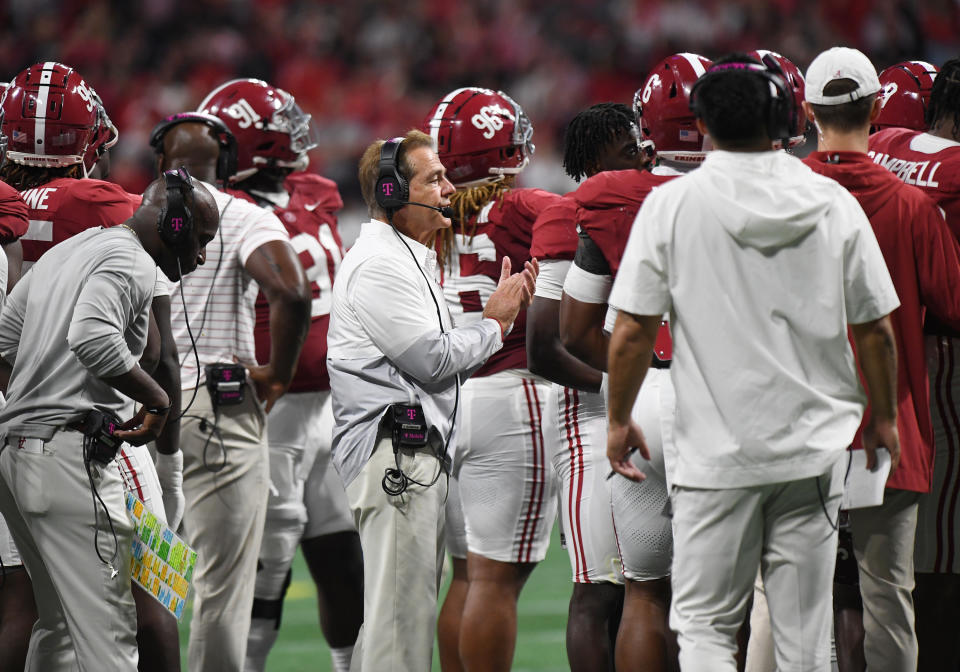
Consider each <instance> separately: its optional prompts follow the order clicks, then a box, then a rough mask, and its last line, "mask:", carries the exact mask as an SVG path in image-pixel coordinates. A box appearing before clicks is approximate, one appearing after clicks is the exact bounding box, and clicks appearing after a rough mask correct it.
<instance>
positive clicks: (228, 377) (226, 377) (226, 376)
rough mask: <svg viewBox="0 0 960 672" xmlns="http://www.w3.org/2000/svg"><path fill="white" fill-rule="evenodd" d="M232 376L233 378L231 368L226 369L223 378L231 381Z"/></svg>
mask: <svg viewBox="0 0 960 672" xmlns="http://www.w3.org/2000/svg"><path fill="white" fill-rule="evenodd" d="M231 378H233V374H232V373H231V372H230V370H229V369H227V370H225V371H224V372H223V379H224V380H225V381H229V380H230V379H231Z"/></svg>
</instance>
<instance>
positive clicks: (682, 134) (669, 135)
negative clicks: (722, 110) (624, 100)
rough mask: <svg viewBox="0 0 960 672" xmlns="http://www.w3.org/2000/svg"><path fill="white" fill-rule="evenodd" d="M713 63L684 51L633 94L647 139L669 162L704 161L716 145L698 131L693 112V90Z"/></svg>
mask: <svg viewBox="0 0 960 672" xmlns="http://www.w3.org/2000/svg"><path fill="white" fill-rule="evenodd" d="M711 65H713V62H712V61H711V60H710V59H708V58H705V57H703V56H700V55H698V54H689V53H680V54H674V55H673V56H668V57H667V58H665V59H663V60H662V61H660V62H659V63H658V64H657V65H656V66H654V68H653V70H651V71H650V74H649V75H647V79H646V81H645V82H644V83H643V86H642V87H640V88H639V89H637V92H636V93H635V94H634V96H633V112H634V114H635V115H636V117H637V126H638V127H639V128H640V133H641V135H642V137H643V140H651V141H653V144H654V147H656V151H657V154H658V155H659V156H660V157H661V158H663V159H666V160H668V161H676V162H678V163H700V162H701V161H703V159H704V158H705V157H706V152H707V151H709V150H710V149H711V147H712V145H711V144H710V142H709V140H708V139H707V138H705V137H704V136H703V135H701V134H700V131H698V130H697V125H696V123H695V122H696V118H695V117H694V115H693V112H691V111H690V90H691V89H692V88H693V85H694V83H695V82H696V81H697V79H699V78H700V76H701V75H702V74H703V73H705V72H706V71H707V68H709V67H710V66H711Z"/></svg>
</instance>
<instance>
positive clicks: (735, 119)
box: [691, 54, 771, 149]
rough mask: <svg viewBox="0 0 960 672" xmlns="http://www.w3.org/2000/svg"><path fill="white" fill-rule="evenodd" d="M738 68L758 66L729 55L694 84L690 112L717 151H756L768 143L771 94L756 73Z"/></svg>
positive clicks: (756, 63) (719, 60)
mask: <svg viewBox="0 0 960 672" xmlns="http://www.w3.org/2000/svg"><path fill="white" fill-rule="evenodd" d="M737 64H750V65H755V66H759V65H761V63H760V62H759V61H757V60H756V59H754V58H751V57H749V56H747V55H745V54H729V55H727V56H724V57H723V58H720V59H718V60H716V61H714V64H713V66H712V67H711V68H710V69H709V70H708V71H707V73H706V74H705V75H703V76H702V77H701V78H700V80H699V81H698V82H697V86H696V88H695V89H694V95H693V97H692V100H691V108H692V109H693V111H694V114H696V116H697V118H698V119H700V120H701V121H702V122H703V123H704V125H705V126H706V127H707V131H708V132H709V134H710V137H711V138H712V139H713V141H714V144H716V145H717V146H718V147H723V148H731V149H739V148H747V147H756V146H758V145H762V144H764V143H765V142H766V141H769V140H771V138H770V137H769V135H768V133H767V120H768V110H769V108H770V102H771V101H770V97H771V94H770V92H769V90H768V86H769V85H768V83H767V82H766V81H765V80H764V79H763V77H762V76H760V75H759V74H758V73H757V72H753V71H751V70H750V69H747V68H738V67H736V66H737Z"/></svg>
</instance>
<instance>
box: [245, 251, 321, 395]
mask: <svg viewBox="0 0 960 672" xmlns="http://www.w3.org/2000/svg"><path fill="white" fill-rule="evenodd" d="M244 268H245V269H246V271H247V273H249V274H250V276H251V277H252V278H253V279H254V280H255V281H256V282H257V284H258V285H259V286H260V290H261V291H262V292H263V293H264V295H265V296H266V297H267V303H268V304H269V305H270V361H269V362H268V363H267V364H266V365H264V366H251V367H248V368H249V369H250V377H251V378H252V379H253V382H254V384H255V385H256V387H257V395H258V396H259V398H260V401H262V402H266V410H267V412H269V411H270V409H271V408H272V407H273V404H274V402H275V401H276V400H277V399H278V398H280V396H281V395H282V394H283V393H284V392H285V391H286V389H287V387H288V386H289V385H290V382H291V381H292V380H293V374H294V373H295V372H296V369H297V360H298V358H299V357H300V349H301V348H302V347H303V342H304V339H306V337H307V330H308V329H309V328H310V298H311V297H310V283H309V281H308V280H307V276H306V274H305V273H304V271H303V266H302V265H301V264H300V260H299V259H297V254H296V252H294V250H293V247H291V246H290V244H289V243H287V242H284V241H279V240H272V241H269V242H266V243H264V244H262V245H260V246H259V247H257V248H256V249H255V250H254V251H253V252H252V253H251V254H250V256H249V257H248V258H247V261H246V263H245V264H244Z"/></svg>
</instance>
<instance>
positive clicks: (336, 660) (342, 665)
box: [330, 646, 353, 672]
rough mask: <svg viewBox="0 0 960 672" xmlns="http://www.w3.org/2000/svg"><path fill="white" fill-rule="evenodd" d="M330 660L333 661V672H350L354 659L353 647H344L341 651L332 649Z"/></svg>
mask: <svg viewBox="0 0 960 672" xmlns="http://www.w3.org/2000/svg"><path fill="white" fill-rule="evenodd" d="M330 658H331V659H333V672H350V659H351V658H353V647H352V646H342V647H340V648H339V649H334V648H331V649H330Z"/></svg>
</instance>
